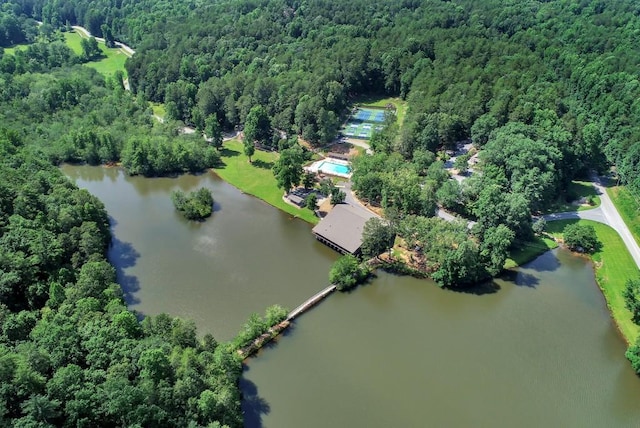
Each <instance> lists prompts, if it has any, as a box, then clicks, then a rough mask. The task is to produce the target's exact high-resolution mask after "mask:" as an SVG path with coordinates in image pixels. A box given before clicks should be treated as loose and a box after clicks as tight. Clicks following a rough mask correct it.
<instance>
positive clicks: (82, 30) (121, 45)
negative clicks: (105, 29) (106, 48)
mask: <svg viewBox="0 0 640 428" xmlns="http://www.w3.org/2000/svg"><path fill="white" fill-rule="evenodd" d="M71 28H73V29H74V30H76V31H77V32H79V33H82V34H84V36H85V37H91V33H90V32H89V30H87V29H86V28H84V27H81V26H79V25H72V26H71ZM95 39H96V40H97V41H99V42H101V43H104V39H103V38H102V37H96V38H95ZM114 44H115V45H116V46H117V47H119V48H120V49H122V51H123V52H124V53H125V55H127V56H129V57H130V56H133V54H134V53H136V51H134V50H133V49H131V48H130V47H129V46H127V45H125V44H124V43H122V42H114Z"/></svg>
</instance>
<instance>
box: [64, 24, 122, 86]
mask: <svg viewBox="0 0 640 428" xmlns="http://www.w3.org/2000/svg"><path fill="white" fill-rule="evenodd" d="M64 39H65V42H66V44H67V46H69V47H70V48H71V50H73V52H75V53H76V55H80V54H82V45H81V44H80V40H82V36H81V35H80V33H77V32H76V31H72V32H68V33H64ZM98 46H99V47H100V50H101V51H102V54H103V55H104V57H103V58H102V59H100V60H99V61H91V62H87V63H85V64H84V65H86V66H87V67H91V68H95V69H96V71H97V72H98V73H100V74H102V75H103V76H112V75H113V73H115V72H116V71H118V70H120V71H122V72H123V73H124V77H125V78H126V77H127V71H126V70H125V68H124V63H125V61H126V60H127V55H126V54H125V53H124V51H123V50H122V49H120V48H108V47H106V46H105V45H104V43H101V42H98Z"/></svg>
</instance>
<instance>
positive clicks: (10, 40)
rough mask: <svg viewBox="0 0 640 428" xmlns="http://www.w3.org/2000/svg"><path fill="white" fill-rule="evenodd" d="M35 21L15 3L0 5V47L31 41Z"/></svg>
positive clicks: (34, 29)
mask: <svg viewBox="0 0 640 428" xmlns="http://www.w3.org/2000/svg"><path fill="white" fill-rule="evenodd" d="M37 34H38V29H37V27H36V21H35V20H34V19H33V18H32V17H29V16H27V15H25V14H24V13H21V7H20V6H19V5H17V4H15V3H4V2H3V4H1V5H0V48H6V47H11V46H13V45H17V44H21V43H31V42H33V41H34V40H35V39H36V36H37Z"/></svg>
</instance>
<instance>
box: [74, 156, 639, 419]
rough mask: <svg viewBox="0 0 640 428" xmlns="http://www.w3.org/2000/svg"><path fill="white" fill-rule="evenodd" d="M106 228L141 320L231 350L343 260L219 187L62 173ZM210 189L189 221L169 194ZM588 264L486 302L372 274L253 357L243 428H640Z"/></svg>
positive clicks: (549, 269) (196, 181) (487, 296)
mask: <svg viewBox="0 0 640 428" xmlns="http://www.w3.org/2000/svg"><path fill="white" fill-rule="evenodd" d="M63 171H64V172H65V173H66V174H67V175H68V176H69V177H71V178H72V179H73V180H75V181H76V183H77V184H78V185H79V186H80V187H83V188H86V189H88V190H89V191H91V192H92V193H93V194H95V195H96V196H98V197H99V198H100V199H101V200H102V201H103V202H104V203H105V205H106V207H107V210H108V212H109V214H110V215H111V216H112V221H113V232H114V236H115V242H114V245H113V247H112V249H111V251H110V258H111V260H112V262H113V263H115V264H116V266H118V270H119V276H120V278H121V280H122V281H123V283H124V286H125V289H126V290H127V292H128V297H129V299H130V301H131V302H132V308H133V309H136V310H138V311H141V312H142V313H145V314H156V313H160V312H168V313H171V314H172V315H178V316H182V317H188V318H193V319H194V320H196V322H197V324H198V327H199V329H200V331H201V332H204V331H206V332H211V333H213V334H214V335H215V336H216V337H218V338H219V339H222V340H224V339H228V338H230V337H231V336H232V335H233V334H234V333H235V332H237V331H238V329H239V328H240V326H241V325H242V323H243V322H244V321H245V320H246V318H247V317H248V315H249V314H250V313H251V312H260V313H262V312H263V311H264V309H265V308H266V306H268V305H270V304H273V303H280V304H282V305H285V306H288V307H290V308H292V307H294V306H296V305H297V304H298V303H300V302H302V301H303V300H305V299H306V298H307V297H308V296H310V295H311V294H313V293H315V292H316V291H318V290H320V289H321V288H323V287H324V286H325V285H326V283H327V273H328V270H329V266H330V265H331V263H332V262H333V261H334V260H335V259H336V258H337V255H336V254H335V253H333V252H332V251H331V250H329V249H327V248H325V247H324V246H322V245H321V244H319V243H317V242H316V241H315V240H314V239H313V237H312V236H311V233H310V226H308V225H307V224H305V223H303V222H301V221H299V220H294V219H291V218H290V217H289V216H287V215H286V214H283V213H281V212H279V211H278V210H276V209H274V208H272V207H270V206H268V205H266V204H264V203H262V202H260V201H258V200H256V199H254V198H252V197H249V196H247V195H244V194H242V193H241V192H239V191H238V190H236V189H235V188H233V187H231V186H229V185H228V184H226V183H224V182H222V181H220V180H219V179H218V178H216V177H215V176H214V175H211V174H204V175H202V176H197V177H193V176H183V177H179V178H175V179H169V178H162V179H145V178H139V177H135V178H131V177H126V176H125V175H124V174H123V173H122V172H121V171H120V170H118V169H109V168H100V167H87V166H80V167H78V166H64V167H63ZM200 186H206V187H208V188H211V189H212V191H213V194H214V198H215V200H216V212H215V213H214V214H213V217H212V218H211V219H209V220H208V221H206V222H205V223H201V224H192V223H189V222H186V221H184V220H183V219H181V217H180V216H178V215H177V214H176V213H175V212H174V209H173V206H172V204H171V201H170V198H169V194H170V191H171V190H173V189H178V188H180V189H182V190H191V189H194V188H197V187H200ZM624 350H625V344H624V342H623V341H622V339H621V338H620V336H619V334H618V333H617V332H616V330H615V326H614V325H613V323H612V321H611V318H610V316H609V313H608V311H607V308H606V305H605V302H604V299H603V297H602V295H601V293H600V291H599V290H598V288H597V286H596V284H595V283H594V279H593V273H592V270H591V266H590V265H589V264H588V263H587V262H586V261H585V260H584V259H582V258H579V257H575V256H573V255H572V254H570V253H568V252H566V251H562V250H556V251H553V252H549V253H546V254H545V255H543V256H541V257H540V258H538V259H537V260H535V261H534V262H532V263H530V264H529V265H527V266H525V267H524V268H522V269H519V270H518V271H517V272H514V273H511V274H509V275H507V276H506V277H505V278H503V279H500V280H497V281H496V282H495V283H494V284H491V285H488V286H485V287H483V288H481V289H480V292H479V293H477V294H469V293H456V292H452V291H446V290H441V289H439V288H437V287H436V286H435V285H433V284H432V283H430V282H428V281H424V280H416V279H413V278H408V277H399V276H394V275H389V274H385V273H379V274H378V277H377V278H376V279H374V280H373V281H372V282H371V283H370V284H369V285H366V286H364V287H360V288H359V289H357V290H355V291H354V292H352V293H349V294H340V293H336V294H334V295H332V296H331V297H329V298H328V299H327V300H325V301H324V302H323V303H322V304H321V305H320V306H318V307H317V308H315V309H313V310H312V311H311V312H309V313H307V314H305V315H304V316H302V317H301V318H300V319H299V320H298V321H296V323H295V324H294V328H293V329H291V330H289V331H288V332H287V334H286V335H284V336H283V337H281V338H280V339H279V340H278V343H277V344H275V345H273V346H270V347H269V349H267V350H265V351H263V352H261V353H260V355H259V356H258V357H257V358H253V359H250V360H249V361H248V364H247V368H246V373H245V376H244V378H243V381H242V385H241V386H242V388H243V392H244V394H245V401H244V403H243V408H244V410H245V421H246V426H247V427H261V426H264V427H272V428H288V427H292V428H293V427H427V426H434V427H470V426H473V427H514V426H518V427H638V426H640V380H639V379H638V378H637V377H636V376H635V375H634V373H633V371H632V369H631V368H630V366H629V364H628V362H627V361H626V360H625V358H624Z"/></svg>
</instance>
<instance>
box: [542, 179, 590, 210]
mask: <svg viewBox="0 0 640 428" xmlns="http://www.w3.org/2000/svg"><path fill="white" fill-rule="evenodd" d="M589 196H591V197H592V198H593V205H580V206H577V205H573V204H572V203H570V202H564V201H562V202H560V201H559V202H557V203H555V204H553V205H552V206H551V207H549V209H547V210H546V211H545V213H546V214H548V213H559V212H565V211H576V210H577V211H584V210H590V209H593V208H597V207H599V206H600V196H598V195H597V194H596V189H595V187H593V184H591V183H590V182H588V181H577V180H576V181H572V182H571V184H569V188H568V189H567V199H569V200H571V201H576V200H578V199H580V198H586V197H589Z"/></svg>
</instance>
